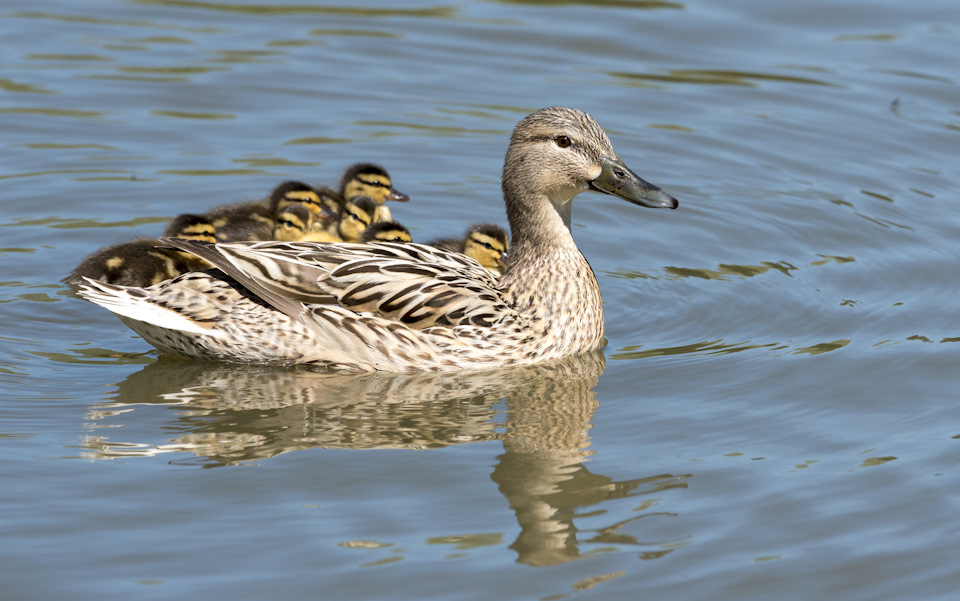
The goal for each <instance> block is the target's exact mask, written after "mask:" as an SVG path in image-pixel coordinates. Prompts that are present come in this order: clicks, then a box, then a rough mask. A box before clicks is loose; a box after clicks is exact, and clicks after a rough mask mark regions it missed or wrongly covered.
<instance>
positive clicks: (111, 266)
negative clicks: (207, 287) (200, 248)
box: [64, 214, 217, 286]
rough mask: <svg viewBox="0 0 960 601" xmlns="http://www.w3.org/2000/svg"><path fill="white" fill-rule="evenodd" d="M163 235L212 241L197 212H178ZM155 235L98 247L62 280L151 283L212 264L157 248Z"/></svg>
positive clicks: (211, 233) (74, 283) (210, 226)
mask: <svg viewBox="0 0 960 601" xmlns="http://www.w3.org/2000/svg"><path fill="white" fill-rule="evenodd" d="M163 235H164V236H167V237H176V238H184V239H188V240H202V241H204V242H216V241H217V239H216V236H215V232H214V228H213V224H211V223H210V222H209V221H208V220H206V219H205V218H203V217H200V216H199V215H188V214H184V215H178V216H177V217H175V218H174V219H173V220H172V221H171V222H170V223H169V225H167V229H166V230H165V231H164V234H163ZM161 244H162V243H161V242H160V241H159V240H157V239H156V238H146V237H144V238H136V239H134V240H130V241H129V242H121V243H120V244H114V245H112V246H107V247H105V248H101V249H100V250H98V251H96V252H94V253H93V254H91V255H90V256H88V257H87V258H86V259H84V260H83V261H81V262H80V264H79V265H77V266H76V267H74V269H73V271H71V272H70V275H68V276H67V277H66V278H64V282H66V283H67V284H69V285H70V286H79V285H81V284H83V283H85V280H84V278H90V279H94V280H100V281H101V282H107V283H110V284H119V285H121V286H152V285H154V284H159V283H160V282H162V281H164V280H169V279H172V278H175V277H177V276H178V275H180V274H182V273H187V272H188V271H200V270H202V269H210V267H212V265H210V264H209V263H207V262H206V261H204V260H203V259H201V258H199V257H197V256H196V255H194V254H192V253H189V252H183V251H182V250H179V249H175V248H166V247H163V248H159V247H160V246H161Z"/></svg>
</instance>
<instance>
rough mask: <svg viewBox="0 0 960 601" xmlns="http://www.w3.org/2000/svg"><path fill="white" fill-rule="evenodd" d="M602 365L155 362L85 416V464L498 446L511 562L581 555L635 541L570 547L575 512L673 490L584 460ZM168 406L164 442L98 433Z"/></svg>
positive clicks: (585, 358) (665, 480) (497, 477)
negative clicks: (426, 369) (355, 367)
mask: <svg viewBox="0 0 960 601" xmlns="http://www.w3.org/2000/svg"><path fill="white" fill-rule="evenodd" d="M604 367H605V360H604V356H603V354H602V353H601V352H594V353H588V354H583V355H577V356H573V357H568V358H565V359H563V360H560V361H552V362H546V363H540V364H535V365H532V366H527V367H519V368H510V369H502V370H499V371H483V372H459V373H447V374H429V373H428V374H393V375H385V374H377V373H374V374H360V375H353V374H349V375H348V374H342V373H336V372H329V371H324V370H317V369H315V368H310V367H307V366H301V367H297V368H276V367H267V366H249V365H248V366H244V365H233V364H224V363H213V362H200V361H183V360H180V359H177V358H173V357H165V358H164V359H163V360H161V361H158V362H156V363H153V364H151V365H148V366H146V367H145V368H144V369H143V370H141V371H139V372H137V373H134V374H132V375H131V376H129V377H128V378H127V379H126V380H125V381H123V382H121V383H119V384H118V385H117V391H116V393H115V401H114V402H111V403H103V404H101V405H99V406H97V407H95V408H94V410H93V411H92V413H91V415H90V416H89V420H90V421H91V422H93V423H91V424H90V425H91V428H90V430H91V431H95V432H97V433H98V434H99V435H97V436H91V437H88V438H87V439H86V440H85V441H83V443H84V444H83V446H84V447H86V449H88V451H87V453H86V455H87V457H89V458H92V459H111V458H115V457H132V456H138V455H139V456H152V455H157V454H162V453H189V454H192V455H193V456H195V457H196V459H193V460H188V461H189V462H191V463H199V464H201V465H205V466H217V465H227V464H239V463H243V462H248V461H255V460H264V459H266V458H269V457H274V456H276V455H279V454H281V453H286V452H290V451H294V450H299V449H306V448H313V447H323V448H331V449H374V448H376V449H435V448H440V447H446V446H451V445H460V444H467V443H473V442H480V441H490V440H497V439H499V440H501V442H502V444H503V451H504V452H503V454H502V455H500V456H499V458H498V462H497V464H496V466H495V468H494V469H493V473H492V474H491V479H492V480H493V481H494V482H495V483H496V484H497V486H498V487H499V490H500V492H501V493H502V494H503V495H504V496H505V497H506V498H507V501H508V502H509V505H510V507H511V509H512V510H513V511H514V513H515V516H516V520H517V522H518V523H519V525H520V527H521V533H520V535H519V536H518V538H517V539H516V541H515V542H514V543H513V544H512V545H511V547H510V548H511V549H513V550H514V551H515V552H516V553H517V554H518V558H517V561H519V562H522V563H526V564H530V565H555V564H559V563H564V562H567V561H571V560H574V559H578V558H580V557H583V556H586V555H589V552H581V550H580V547H581V546H582V545H585V544H593V545H597V544H602V545H604V546H609V545H610V544H617V545H623V544H636V545H640V544H641V543H639V542H632V543H631V542H630V541H628V540H627V541H625V540H624V537H622V536H619V535H618V538H617V539H616V541H615V542H611V540H609V539H608V538H606V537H608V535H607V534H605V533H604V532H605V530H610V531H612V530H615V529H616V528H617V527H618V525H617V524H612V525H610V526H609V527H607V528H605V529H603V530H599V531H598V530H592V531H590V537H591V538H589V539H588V540H578V534H581V536H583V534H582V532H581V531H578V529H577V528H576V527H575V524H574V522H575V521H576V518H575V516H576V515H579V514H580V513H583V509H582V508H586V507H591V506H593V505H596V504H598V503H602V502H605V501H607V500H610V499H617V498H623V497H628V496H634V495H638V494H648V493H650V492H656V491H661V490H663V488H665V487H668V486H669V487H672V486H683V483H682V482H681V481H680V480H678V479H677V478H675V477H673V476H670V475H661V476H655V477H654V478H648V479H644V480H628V481H622V482H617V481H614V480H612V479H610V478H608V477H606V476H602V475H597V474H593V473H591V472H590V471H589V470H588V469H587V468H586V467H585V466H584V462H585V461H586V460H587V458H588V457H589V455H591V454H592V453H591V452H590V451H589V450H588V447H589V445H590V439H589V430H590V428H591V420H592V418H593V415H594V412H595V411H596V409H597V406H598V402H597V398H596V393H595V392H594V390H593V389H594V387H595V386H596V384H597V382H598V380H599V377H600V374H601V373H602V372H603V369H604ZM504 403H505V405H506V420H505V421H504V420H503V415H504V411H503V408H504ZM177 404H180V405H182V407H183V411H180V412H178V415H176V416H175V417H174V418H166V419H167V420H168V421H169V424H168V427H167V428H165V431H164V432H161V433H159V435H158V436H157V437H156V438H157V440H162V441H163V442H158V443H155V444H148V443H145V442H120V441H118V440H116V439H115V438H116V436H117V435H118V434H120V433H122V432H123V430H124V428H117V427H114V428H103V427H102V426H108V425H116V422H117V421H118V420H123V424H129V423H130V422H131V420H133V421H136V418H137V413H138V412H143V411H148V410H147V409H145V408H144V407H145V406H149V405H153V406H158V405H159V406H162V407H164V408H166V407H169V406H170V405H177ZM119 406H123V408H124V409H126V411H121V410H118V409H119ZM104 433H106V434H104ZM171 433H175V435H174V436H173V437H171V436H170V435H171ZM178 462H179V463H183V461H178ZM638 489H639V490H638ZM628 538H629V537H628Z"/></svg>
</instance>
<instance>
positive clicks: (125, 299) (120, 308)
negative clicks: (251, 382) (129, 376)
mask: <svg viewBox="0 0 960 601" xmlns="http://www.w3.org/2000/svg"><path fill="white" fill-rule="evenodd" d="M83 279H85V280H86V281H87V283H86V284H82V285H81V286H80V289H79V290H78V291H77V294H79V295H80V296H82V297H83V298H85V299H87V300H88V301H90V302H91V303H96V304H98V305H100V306H101V307H103V308H105V309H108V310H110V311H112V312H113V313H115V314H117V315H120V316H123V317H126V318H128V319H132V320H134V321H141V322H144V323H147V324H150V325H153V326H156V327H158V328H163V329H167V330H177V331H179V332H190V333H193V334H203V335H205V336H214V337H216V335H217V332H216V331H214V330H211V329H210V328H205V327H203V326H202V325H200V324H198V323H197V322H195V321H193V320H192V319H189V318H187V317H185V316H183V315H181V314H180V313H177V312H176V311H173V310H171V309H167V308H165V307H161V306H160V305H156V304H154V303H151V302H149V301H148V300H147V299H145V298H143V297H139V296H135V295H132V294H130V293H129V292H128V291H127V288H126V287H125V286H117V285H114V284H105V283H104V282H99V281H97V280H92V279H90V278H86V277H85V278H83Z"/></svg>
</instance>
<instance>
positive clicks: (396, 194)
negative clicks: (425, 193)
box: [387, 188, 410, 202]
mask: <svg viewBox="0 0 960 601" xmlns="http://www.w3.org/2000/svg"><path fill="white" fill-rule="evenodd" d="M387 200H396V201H397V202H407V201H408V200H410V197H409V196H407V195H406V194H404V193H403V192H401V191H399V190H397V189H396V188H390V195H389V196H387Z"/></svg>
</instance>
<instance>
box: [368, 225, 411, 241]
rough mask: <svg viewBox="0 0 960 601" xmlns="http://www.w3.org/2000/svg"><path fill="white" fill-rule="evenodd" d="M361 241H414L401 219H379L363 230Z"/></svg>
mask: <svg viewBox="0 0 960 601" xmlns="http://www.w3.org/2000/svg"><path fill="white" fill-rule="evenodd" d="M360 242H413V237H412V236H411V235H410V230H408V229H407V228H405V227H404V226H403V225H402V224H401V223H400V222H399V221H378V222H377V223H371V224H370V225H369V226H367V229H365V230H363V236H361V237H360Z"/></svg>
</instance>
